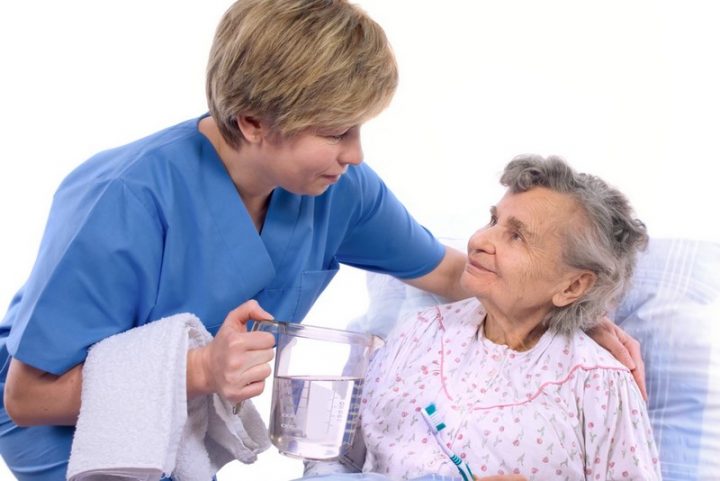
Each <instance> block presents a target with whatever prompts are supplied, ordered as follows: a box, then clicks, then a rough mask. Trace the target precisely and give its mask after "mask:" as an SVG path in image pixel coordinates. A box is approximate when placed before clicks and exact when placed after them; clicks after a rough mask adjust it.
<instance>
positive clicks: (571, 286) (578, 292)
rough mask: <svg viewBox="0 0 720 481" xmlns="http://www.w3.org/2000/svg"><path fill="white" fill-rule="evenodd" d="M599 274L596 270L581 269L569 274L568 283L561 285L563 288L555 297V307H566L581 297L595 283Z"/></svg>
mask: <svg viewBox="0 0 720 481" xmlns="http://www.w3.org/2000/svg"><path fill="white" fill-rule="evenodd" d="M596 280H597V276H596V275H595V273H594V272H590V271H579V272H575V273H573V274H572V275H571V276H569V279H568V281H567V282H566V283H564V284H562V285H561V288H562V290H561V291H559V292H557V293H556V294H555V295H554V296H553V298H552V301H553V304H554V305H555V307H565V306H567V305H569V304H572V303H573V302H575V301H577V300H578V299H580V298H581V297H582V296H584V295H585V293H586V292H587V291H588V289H590V288H591V287H592V286H594V285H595V281H596Z"/></svg>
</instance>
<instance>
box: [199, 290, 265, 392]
mask: <svg viewBox="0 0 720 481" xmlns="http://www.w3.org/2000/svg"><path fill="white" fill-rule="evenodd" d="M250 319H256V320H260V319H272V315H270V314H269V313H268V312H266V311H265V310H264V309H263V308H261V307H260V305H259V304H258V303H257V302H256V301H254V300H250V301H247V302H245V303H244V304H242V305H240V306H239V307H237V308H236V309H234V310H233V311H231V312H230V313H229V314H228V316H227V317H226V318H225V321H224V322H223V325H222V326H220V330H218V332H217V334H216V335H215V338H214V339H213V340H212V341H211V342H210V343H209V344H207V345H205V346H203V347H201V348H199V349H194V350H192V351H190V352H189V353H188V369H187V373H188V382H187V385H188V397H189V398H191V397H194V396H198V395H202V394H210V393H217V394H219V395H220V396H221V397H222V398H224V399H226V400H228V401H230V402H232V403H238V402H240V401H244V400H245V399H248V398H251V397H254V396H257V395H259V394H260V393H261V392H262V391H263V389H264V388H265V379H266V378H267V377H268V376H269V375H270V372H271V368H270V361H271V360H272V359H273V346H274V344H275V337H274V336H273V335H272V334H270V333H268V332H247V328H246V324H247V321H249V320H250Z"/></svg>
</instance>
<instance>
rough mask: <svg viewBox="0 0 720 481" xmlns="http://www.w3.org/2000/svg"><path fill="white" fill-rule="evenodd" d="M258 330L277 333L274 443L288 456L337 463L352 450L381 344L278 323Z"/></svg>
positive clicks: (342, 333) (350, 334)
mask: <svg viewBox="0 0 720 481" xmlns="http://www.w3.org/2000/svg"><path fill="white" fill-rule="evenodd" d="M253 330H260V331H267V332H271V333H273V334H276V337H277V351H276V353H275V370H274V377H273V391H272V407H271V414H270V439H271V440H272V443H273V444H274V445H275V446H276V447H277V448H278V450H279V451H280V452H281V453H282V454H285V455H288V456H294V457H299V458H303V459H310V460H327V459H335V458H337V457H339V456H341V455H343V454H345V453H346V452H347V450H348V449H349V448H350V446H351V444H352V440H353V436H354V434H355V428H356V425H357V418H358V410H359V408H360V395H361V393H362V386H363V380H364V376H365V371H366V370H367V366H368V363H369V361H370V358H371V355H372V353H373V352H374V351H375V350H376V349H377V348H378V347H379V346H381V345H382V340H381V339H380V338H379V337H377V336H373V335H371V334H363V333H359V332H351V331H342V330H338V329H328V328H323V327H316V326H309V325H304V324H295V323H288V322H279V321H256V322H255V323H254V325H253Z"/></svg>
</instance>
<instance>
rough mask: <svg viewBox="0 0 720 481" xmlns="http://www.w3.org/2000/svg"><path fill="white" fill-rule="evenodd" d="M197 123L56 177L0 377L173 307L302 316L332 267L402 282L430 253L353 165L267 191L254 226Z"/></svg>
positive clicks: (399, 210) (78, 353)
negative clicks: (324, 186)
mask: <svg viewBox="0 0 720 481" xmlns="http://www.w3.org/2000/svg"><path fill="white" fill-rule="evenodd" d="M198 122H199V119H193V120H190V121H186V122H183V123H181V124H178V125H176V126H174V127H170V128H169V129H166V130H163V131H161V132H158V133H156V134H154V135H151V136H149V137H146V138H144V139H141V140H139V141H136V142H134V143H131V144H129V145H126V146H123V147H119V148H116V149H113V150H108V151H106V152H102V153H100V154H98V155H96V156H95V157H93V158H91V159H89V160H88V161H87V162H85V163H84V164H82V165H80V167H78V168H77V169H76V170H75V171H74V172H72V173H71V174H70V175H69V176H68V177H67V178H66V179H65V180H64V181H63V183H62V184H61V186H60V188H59V190H58V192H57V193H56V195H55V197H54V201H53V206H52V209H51V212H50V217H49V220H48V223H47V227H46V231H45V235H44V238H43V241H42V243H41V246H40V251H39V254H38V257H37V261H36V263H35V266H34V268H33V270H32V273H31V275H30V277H29V279H28V281H27V282H26V284H25V285H24V286H23V287H22V288H21V290H20V291H19V292H18V293H17V294H16V296H15V297H14V299H13V300H12V302H11V304H10V307H9V310H8V312H7V314H6V316H5V318H4V320H3V322H2V324H0V367H1V369H2V370H1V371H0V383H2V385H3V386H4V381H5V376H6V373H7V364H8V355H12V356H14V357H16V358H17V359H19V360H21V361H23V362H24V363H26V364H29V365H31V366H35V367H37V368H39V369H41V370H43V371H46V372H49V373H53V374H62V373H63V372H65V371H67V370H68V369H70V368H71V367H73V366H74V365H76V364H78V363H80V362H82V361H83V360H84V359H85V357H86V355H87V351H88V348H89V347H90V346H91V345H93V344H94V343H96V342H98V341H99V340H101V339H104V338H106V337H108V336H111V335H113V334H116V333H119V332H122V331H126V330H128V329H131V328H133V327H136V326H139V325H142V324H145V323H147V322H150V321H153V320H156V319H160V318H162V317H165V316H168V315H171V314H175V313H179V312H191V313H194V314H195V315H197V316H198V317H199V318H200V319H201V320H202V321H203V322H204V323H205V325H206V327H207V328H208V330H209V331H210V332H211V333H213V334H214V333H215V332H216V331H217V329H218V328H219V327H220V325H221V324H222V322H223V320H224V319H225V316H226V315H227V313H228V312H229V311H230V310H232V309H234V308H235V307H237V306H238V305H239V304H242V303H243V302H245V301H246V300H248V299H257V300H258V302H259V303H260V304H261V305H262V306H263V307H264V308H265V309H266V310H267V311H269V312H270V313H272V314H273V315H274V316H275V317H276V318H277V319H283V320H290V321H294V322H300V321H302V319H303V317H304V316H305V315H306V314H307V312H308V310H309V309H310V307H311V306H312V304H313V302H314V301H315V300H316V299H317V297H318V296H319V295H320V293H321V292H322V291H323V289H325V287H326V286H327V284H328V282H330V280H331V279H332V277H333V276H334V275H335V273H336V272H337V269H338V263H339V262H340V263H345V264H348V265H352V266H356V267H360V268H363V269H368V270H373V271H378V272H385V273H389V274H392V275H395V276H397V277H400V278H413V277H418V276H421V275H423V274H426V273H428V272H429V271H431V270H432V269H433V268H434V267H435V266H437V264H438V263H439V262H440V260H441V259H442V257H443V254H444V249H443V247H442V246H441V245H440V244H439V243H438V241H437V240H436V239H435V238H434V237H433V236H432V235H431V234H430V233H429V232H428V231H427V230H426V229H424V228H423V227H422V226H420V225H419V224H418V223H417V222H416V221H415V220H414V219H413V218H412V217H411V216H410V215H409V214H408V212H407V211H406V210H405V208H404V207H403V206H402V205H401V204H400V202H399V201H398V200H397V199H396V198H395V196H394V195H393V194H392V193H391V192H390V191H389V190H388V189H387V187H386V186H385V184H384V183H383V182H382V181H381V180H380V178H379V177H378V176H377V175H376V174H375V172H373V171H372V169H370V167H368V166H367V165H365V164H361V165H359V166H351V167H350V168H349V169H348V171H347V173H346V174H345V175H343V176H342V177H341V179H340V180H339V181H338V182H337V183H336V184H334V185H332V186H330V187H329V188H328V190H327V191H326V192H325V193H323V194H322V195H320V196H316V197H313V196H301V195H296V194H292V193H290V192H287V191H285V190H283V189H281V188H277V189H275V191H274V192H273V193H272V196H271V198H270V204H269V207H268V212H267V216H266V219H265V223H264V226H263V228H262V232H261V233H260V234H258V232H257V230H256V228H255V226H254V224H253V222H252V220H251V218H250V216H249V214H248V212H247V211H246V209H245V206H244V204H243V203H242V201H241V199H240V197H239V195H238V193H237V191H236V189H235V185H234V184H233V182H232V180H231V179H230V176H229V175H228V173H227V171H226V170H225V167H224V165H223V163H222V161H221V160H220V158H219V157H218V156H217V154H216V152H215V150H214V149H213V147H212V145H211V144H210V142H209V141H208V140H207V139H206V138H205V136H203V135H202V134H201V133H200V132H199V131H198ZM0 389H1V386H0ZM0 409H2V408H1V404H0ZM3 417H5V412H4V409H2V411H1V412H0V418H3ZM0 421H2V419H0Z"/></svg>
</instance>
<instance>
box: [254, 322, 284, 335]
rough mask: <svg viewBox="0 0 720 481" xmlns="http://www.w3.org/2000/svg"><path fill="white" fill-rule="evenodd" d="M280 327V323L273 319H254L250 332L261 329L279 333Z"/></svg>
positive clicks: (261, 330) (275, 333)
mask: <svg viewBox="0 0 720 481" xmlns="http://www.w3.org/2000/svg"><path fill="white" fill-rule="evenodd" d="M279 327H280V323H279V322H278V321H275V320H272V319H260V320H259V321H255V320H253V321H252V327H251V328H250V332H255V331H260V332H269V333H270V334H274V335H277V333H278V328H279Z"/></svg>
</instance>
